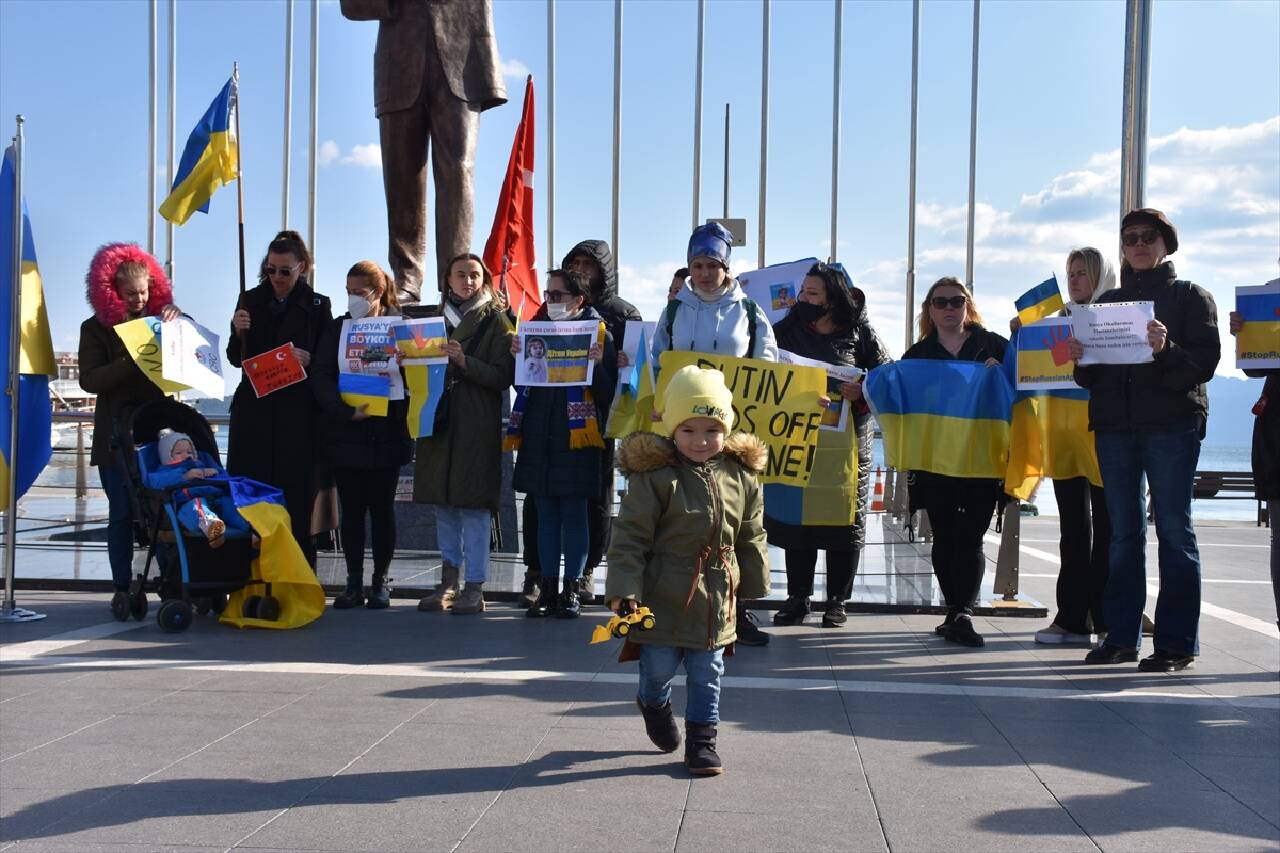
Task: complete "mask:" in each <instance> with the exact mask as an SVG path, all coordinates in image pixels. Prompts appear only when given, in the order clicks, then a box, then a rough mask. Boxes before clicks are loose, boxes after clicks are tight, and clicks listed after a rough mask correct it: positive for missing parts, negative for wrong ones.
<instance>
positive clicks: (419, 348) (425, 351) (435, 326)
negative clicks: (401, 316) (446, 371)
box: [391, 317, 449, 367]
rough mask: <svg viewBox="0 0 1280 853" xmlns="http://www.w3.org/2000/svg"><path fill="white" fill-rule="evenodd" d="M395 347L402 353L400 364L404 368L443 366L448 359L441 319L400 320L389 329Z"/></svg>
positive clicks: (447, 338)
mask: <svg viewBox="0 0 1280 853" xmlns="http://www.w3.org/2000/svg"><path fill="white" fill-rule="evenodd" d="M391 331H392V333H393V334H394V336H395V340H396V347H397V348H398V349H399V350H400V352H402V353H404V360H403V361H402V362H401V364H402V365H403V366H405V367H411V366H415V365H426V364H445V363H446V362H448V361H449V357H448V356H447V355H445V352H444V346H445V344H447V343H448V342H449V334H448V332H446V331H445V327H444V318H443V317H418V318H416V319H412V320H402V321H401V322H400V323H398V324H396V325H395V326H392V327H391Z"/></svg>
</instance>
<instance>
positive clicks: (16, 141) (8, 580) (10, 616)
mask: <svg viewBox="0 0 1280 853" xmlns="http://www.w3.org/2000/svg"><path fill="white" fill-rule="evenodd" d="M22 122H23V118H22V116H18V117H17V124H18V129H17V132H16V133H15V134H14V137H13V211H12V213H13V234H12V235H10V237H11V239H12V243H11V244H10V246H11V248H12V249H13V265H12V266H11V267H10V268H9V269H8V270H6V272H7V273H8V275H9V283H10V285H11V287H12V293H11V294H10V299H9V329H8V332H9V375H8V376H6V377H5V380H6V381H7V382H8V383H9V387H8V388H7V390H6V393H7V394H8V395H9V446H8V447H7V448H5V450H6V451H8V454H9V482H8V483H7V484H6V490H7V492H8V494H7V495H6V497H7V498H8V499H9V502H8V504H6V506H8V507H9V508H8V509H7V510H5V514H4V602H3V603H2V604H0V622H34V621H36V620H37V619H43V618H44V614H43V613H36V612H34V611H31V610H23V609H22V608H19V607H18V606H17V605H16V604H15V603H14V600H13V572H14V567H15V565H16V563H17V547H18V403H19V400H18V392H19V379H18V371H19V370H20V369H21V364H20V360H21V358H22V347H21V341H22V323H21V320H22V226H23V222H22V141H23V140H22Z"/></svg>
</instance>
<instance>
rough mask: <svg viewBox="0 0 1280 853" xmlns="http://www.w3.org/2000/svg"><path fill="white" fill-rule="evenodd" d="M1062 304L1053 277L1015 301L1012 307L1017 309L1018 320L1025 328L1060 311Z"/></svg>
mask: <svg viewBox="0 0 1280 853" xmlns="http://www.w3.org/2000/svg"><path fill="white" fill-rule="evenodd" d="M1063 304H1064V303H1063V301H1062V293H1061V292H1060V291H1059V290H1058V277H1057V276H1054V277H1053V278H1050V279H1045V280H1044V281H1042V282H1040V283H1039V284H1037V285H1036V286H1035V287H1033V288H1031V289H1030V290H1028V291H1027V292H1026V293H1024V294H1022V295H1021V296H1019V297H1018V298H1017V299H1015V300H1014V302H1013V307H1014V308H1017V309H1018V319H1019V320H1021V321H1022V325H1024V326H1027V325H1030V324H1031V323H1034V322H1035V321H1036V320H1043V319H1044V318H1045V317H1048V316H1049V315H1050V314H1053V313H1054V312H1057V311H1061V310H1062V306H1063Z"/></svg>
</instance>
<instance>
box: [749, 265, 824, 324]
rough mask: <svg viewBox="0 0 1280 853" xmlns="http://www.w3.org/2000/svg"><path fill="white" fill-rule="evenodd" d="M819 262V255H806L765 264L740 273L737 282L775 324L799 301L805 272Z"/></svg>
mask: <svg viewBox="0 0 1280 853" xmlns="http://www.w3.org/2000/svg"><path fill="white" fill-rule="evenodd" d="M817 262H818V259H817V258H804V259H802V260H799V261H788V262H787V263H784V264H774V265H773V266H768V267H762V268H761V269H758V270H752V271H751V272H745V273H743V274H742V275H740V276H738V284H740V285H742V290H743V292H745V293H746V294H747V296H750V297H751V298H752V300H754V301H755V303H756V304H757V305H759V306H760V308H761V309H762V310H763V311H764V313H765V316H766V317H768V318H769V323H770V325H772V324H774V323H776V322H778V321H779V320H781V319H782V318H783V317H785V316H787V312H788V311H790V310H791V306H792V305H794V304H796V297H797V296H799V295H800V285H801V284H802V283H803V282H804V277H805V274H806V273H808V272H809V270H811V269H812V268H813V265H814V264H816V263H817Z"/></svg>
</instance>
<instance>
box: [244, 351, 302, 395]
mask: <svg viewBox="0 0 1280 853" xmlns="http://www.w3.org/2000/svg"><path fill="white" fill-rule="evenodd" d="M240 369H241V370H243V371H244V375H245V376H247V377H249V386H250V387H251V388H253V393H254V394H256V395H257V396H258V397H265V396H267V395H268V394H271V393H272V392H275V391H279V390H280V389H281V388H288V387H289V386H290V385H296V384H297V383H299V382H301V381H302V380H304V379H306V378H307V371H306V370H304V369H303V367H302V362H300V361H298V357H297V356H296V355H294V352H293V344H292V343H287V344H284V345H282V346H278V347H276V348H275V349H269V350H267V351H266V352H264V353H261V354H259V355H255V356H254V357H253V358H248V359H245V360H244V362H243V363H242V364H241V365H240Z"/></svg>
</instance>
